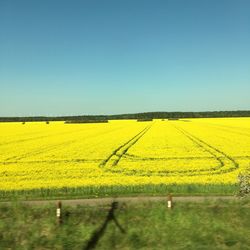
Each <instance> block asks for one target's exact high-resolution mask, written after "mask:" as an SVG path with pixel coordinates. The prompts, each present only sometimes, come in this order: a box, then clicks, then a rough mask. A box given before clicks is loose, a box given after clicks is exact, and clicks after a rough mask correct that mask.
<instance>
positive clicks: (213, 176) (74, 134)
mask: <svg viewBox="0 0 250 250" xmlns="http://www.w3.org/2000/svg"><path fill="white" fill-rule="evenodd" d="M0 132H1V133H0V150H1V154H0V176H1V182H0V190H26V189H38V188H62V187H86V186H99V187H102V186H118V185H121V186H122V185H126V186H128V185H138V184H142V185H144V184H145V185H147V184H153V185H154V184H190V183H197V184H233V183H236V182H237V176H238V174H239V173H240V172H241V171H246V170H247V169H249V168H250V118H216V119H181V120H176V121H169V120H164V121H163V120H154V121H151V122H137V121H134V120H130V121H127V120H126V121H109V123H99V124H97V123H96V124H93V123H92V124H64V123H63V122H50V123H49V124H46V123H45V122H26V123H25V124H22V123H0Z"/></svg>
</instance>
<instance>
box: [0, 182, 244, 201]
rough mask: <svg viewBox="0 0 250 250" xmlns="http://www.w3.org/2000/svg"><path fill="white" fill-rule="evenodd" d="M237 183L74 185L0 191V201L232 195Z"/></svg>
mask: <svg viewBox="0 0 250 250" xmlns="http://www.w3.org/2000/svg"><path fill="white" fill-rule="evenodd" d="M238 191H239V184H232V185H228V184H225V185H223V184H220V185H215V184H214V185H211V184H209V185H201V184H188V185H180V184H172V185H164V184H162V185H136V186H102V187H97V186H93V187H77V188H68V187H65V188H60V189H56V188H54V189H53V188H50V189H44V188H43V189H33V190H11V191H4V190H0V201H6V200H39V199H48V200H49V199H77V198H95V197H116V196H138V195H140V196H159V195H167V194H168V193H172V194H174V195H175V196H185V195H187V196H190V195H192V196H196V195H197V196H198V195H203V196H204V195H205V196H215V195H218V196H219V195H235V194H237V192H238Z"/></svg>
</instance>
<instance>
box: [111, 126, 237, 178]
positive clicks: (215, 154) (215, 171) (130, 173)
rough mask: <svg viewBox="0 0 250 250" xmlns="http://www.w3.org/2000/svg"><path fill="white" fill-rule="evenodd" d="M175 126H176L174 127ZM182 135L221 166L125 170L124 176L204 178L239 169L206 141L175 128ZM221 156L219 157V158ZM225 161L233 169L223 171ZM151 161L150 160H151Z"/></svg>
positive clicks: (234, 162) (230, 159)
mask: <svg viewBox="0 0 250 250" xmlns="http://www.w3.org/2000/svg"><path fill="white" fill-rule="evenodd" d="M173 126H174V125H173ZM174 127H175V128H176V129H177V130H178V131H179V132H180V133H182V134H183V135H184V136H186V137H187V138H188V139H189V140H191V141H192V142H193V143H194V144H196V145H197V146H198V147H200V148H201V149H202V150H204V151H206V152H208V153H209V154H210V155H211V156H212V157H213V158H214V159H216V160H217V161H218V162H219V165H217V166H215V167H211V168H199V169H198V170H172V171H171V170H162V171H156V172H155V171H152V170H148V171H146V172H145V171H142V170H137V169H133V170H127V169H126V170H125V171H124V170H123V174H124V175H127V176H133V175H135V174H136V175H139V176H152V175H157V176H174V175H178V176H202V175H207V174H208V173H209V175H218V174H222V173H229V172H232V171H233V170H235V169H237V168H239V165H238V163H237V162H236V161H235V160H234V159H233V158H232V157H230V156H228V155H227V154H226V153H224V152H223V151H221V150H219V149H217V148H215V147H213V146H211V145H209V144H208V143H206V142H205V141H203V140H201V139H200V138H198V137H196V136H194V135H192V134H191V133H189V132H187V131H185V130H184V129H181V128H178V127H176V126H174ZM218 154H219V156H218ZM224 159H227V160H228V161H230V162H231V164H232V167H230V168H228V169H221V168H223V167H224V166H226V164H227V163H225V161H224ZM149 160H150V159H149ZM112 172H114V173H115V172H117V173H119V172H120V170H118V169H117V170H116V169H112Z"/></svg>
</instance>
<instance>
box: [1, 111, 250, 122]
mask: <svg viewBox="0 0 250 250" xmlns="http://www.w3.org/2000/svg"><path fill="white" fill-rule="evenodd" d="M215 117H250V110H238V111H209V112H145V113H134V114H119V115H78V116H33V117H0V122H30V121H72V120H73V121H88V120H91V121H103V120H119V119H120V120H123V119H139V120H140V119H173V118H177V119H179V118H215Z"/></svg>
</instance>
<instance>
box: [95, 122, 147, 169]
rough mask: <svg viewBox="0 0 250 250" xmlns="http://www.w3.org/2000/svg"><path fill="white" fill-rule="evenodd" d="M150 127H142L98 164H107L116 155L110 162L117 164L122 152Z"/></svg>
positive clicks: (101, 165) (102, 165)
mask: <svg viewBox="0 0 250 250" xmlns="http://www.w3.org/2000/svg"><path fill="white" fill-rule="evenodd" d="M151 127H152V125H150V126H147V127H146V128H144V129H143V130H142V131H140V132H139V133H138V134H136V135H135V136H134V137H132V138H131V139H130V140H128V141H127V142H125V143H124V144H122V145H121V146H119V147H118V148H116V149H115V150H114V151H113V152H112V154H111V155H109V156H108V157H107V158H106V159H105V160H103V161H102V163H101V164H100V165H99V166H100V167H105V166H107V165H108V164H109V163H110V162H111V161H112V158H113V157H116V159H115V160H114V161H113V163H112V167H113V166H117V164H118V163H119V161H120V160H121V158H122V157H123V155H124V154H126V152H127V151H128V150H129V149H130V148H131V147H132V146H133V145H135V143H137V142H138V141H139V140H140V139H141V138H142V137H143V136H144V135H145V134H146V133H147V132H148V130H149V129H150V128H151Z"/></svg>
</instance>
